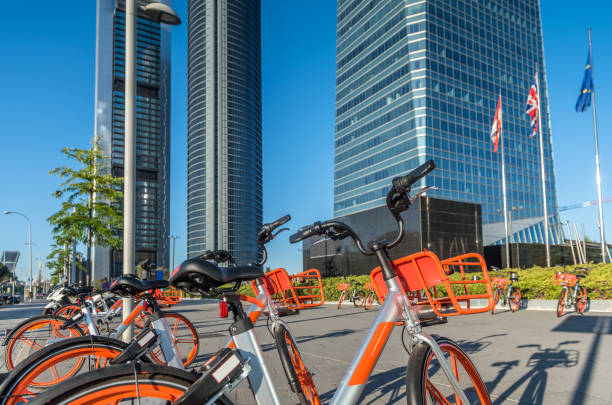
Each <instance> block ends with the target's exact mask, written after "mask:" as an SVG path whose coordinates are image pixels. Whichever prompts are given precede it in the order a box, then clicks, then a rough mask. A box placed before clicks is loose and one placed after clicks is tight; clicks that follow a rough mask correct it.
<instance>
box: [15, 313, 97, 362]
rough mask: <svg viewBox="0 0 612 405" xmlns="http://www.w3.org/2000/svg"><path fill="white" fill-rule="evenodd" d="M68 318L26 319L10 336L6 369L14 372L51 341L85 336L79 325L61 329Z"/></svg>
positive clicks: (45, 317)
mask: <svg viewBox="0 0 612 405" xmlns="http://www.w3.org/2000/svg"><path fill="white" fill-rule="evenodd" d="M66 321H67V319H66V318H55V317H53V316H47V315H38V316H34V317H32V318H30V319H26V320H25V321H23V322H22V323H20V324H19V325H17V327H16V328H15V329H13V330H12V331H11V335H9V336H8V338H7V340H8V344H7V345H6V346H5V352H4V363H5V365H6V368H7V369H9V370H12V369H13V368H15V366H16V365H17V364H19V363H20V362H22V361H23V360H24V359H25V358H26V357H28V356H29V355H30V354H32V353H34V352H36V351H38V350H40V349H42V348H43V347H45V346H46V345H47V344H48V343H49V341H50V340H52V339H53V340H55V339H67V338H72V337H77V336H85V332H83V330H82V329H81V328H80V327H79V326H78V325H71V326H69V327H67V328H63V329H62V328H61V326H62V324H63V323H64V322H66Z"/></svg>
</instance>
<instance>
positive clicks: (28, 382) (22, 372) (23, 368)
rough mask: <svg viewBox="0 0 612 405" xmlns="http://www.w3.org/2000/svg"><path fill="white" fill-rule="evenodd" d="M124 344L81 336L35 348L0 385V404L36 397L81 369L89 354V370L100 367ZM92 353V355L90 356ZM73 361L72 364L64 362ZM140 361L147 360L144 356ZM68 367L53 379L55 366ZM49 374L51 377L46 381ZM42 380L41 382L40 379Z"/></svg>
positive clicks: (121, 349) (6, 404) (95, 337)
mask: <svg viewBox="0 0 612 405" xmlns="http://www.w3.org/2000/svg"><path fill="white" fill-rule="evenodd" d="M127 346H128V344H127V343H124V342H122V341H121V340H117V339H112V338H108V337H104V336H82V337H78V338H73V339H66V340H63V341H60V342H57V343H53V344H51V345H49V346H47V347H45V348H43V349H42V350H39V351H37V352H36V353H34V354H32V355H31V356H30V357H28V359H27V360H25V361H22V362H21V363H20V364H18V365H17V367H15V368H14V369H13V371H12V372H11V373H10V374H9V375H8V376H7V377H6V379H5V380H4V381H3V382H2V384H0V405H13V404H15V403H19V402H20V400H21V399H24V398H25V399H27V398H26V397H28V396H30V395H31V396H35V395H36V394H37V393H40V392H41V391H43V390H44V389H46V388H48V387H50V386H53V385H55V384H58V383H61V382H63V381H66V380H67V379H68V378H71V377H74V376H75V375H76V374H78V373H79V372H81V371H83V370H82V368H83V366H84V365H85V362H86V358H85V356H87V357H89V362H88V366H89V370H91V367H92V364H91V362H92V361H94V360H93V359H92V358H91V357H93V358H95V361H94V364H93V367H94V368H99V367H104V366H106V365H107V363H108V360H109V359H112V358H115V357H116V356H118V355H119V354H120V353H121V352H122V351H123V350H124V349H125V348H126V347H127ZM90 356H91V357H90ZM71 360H76V363H75V364H74V365H72V364H66V363H65V362H70V361H71ZM140 361H141V362H147V363H148V362H150V360H149V359H148V358H146V357H142V358H141V359H140ZM61 367H63V368H66V367H67V368H69V370H68V372H67V373H66V374H65V375H62V376H57V377H58V378H55V375H54V372H53V370H55V373H58V368H61ZM49 375H51V376H53V378H54V379H52V380H50V381H49V380H48V379H47V377H48V376H49ZM41 377H42V379H44V380H45V381H42V379H41Z"/></svg>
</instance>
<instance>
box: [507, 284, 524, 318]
mask: <svg viewBox="0 0 612 405" xmlns="http://www.w3.org/2000/svg"><path fill="white" fill-rule="evenodd" d="M522 296H523V294H522V293H521V289H520V288H518V287H512V295H510V296H509V297H508V304H509V305H510V309H511V310H512V312H516V311H518V309H519V307H520V306H521V298H522Z"/></svg>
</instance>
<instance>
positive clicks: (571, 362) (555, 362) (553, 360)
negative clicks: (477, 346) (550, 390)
mask: <svg viewBox="0 0 612 405" xmlns="http://www.w3.org/2000/svg"><path fill="white" fill-rule="evenodd" d="M577 343H580V342H579V341H577V340H566V341H563V342H560V343H559V344H558V345H557V346H555V347H547V348H543V347H542V345H540V344H527V345H519V346H517V348H519V349H521V348H536V351H535V352H534V353H532V354H531V357H529V360H527V367H529V368H530V370H529V371H528V372H527V373H525V374H524V375H523V376H522V377H520V378H519V379H517V380H516V381H515V382H514V383H513V384H512V385H511V386H510V387H508V388H506V390H504V391H503V392H502V393H501V394H499V395H497V398H496V399H495V401H494V402H493V404H494V405H496V404H502V403H504V401H506V400H508V399H509V397H510V396H511V395H512V394H513V393H514V392H516V391H517V390H518V389H519V388H520V387H522V386H523V385H524V384H526V388H525V389H524V390H523V393H522V394H521V397H520V398H519V403H526V404H541V403H542V402H543V400H544V394H545V392H546V384H547V382H548V372H547V370H548V369H551V368H559V367H562V368H570V367H575V366H576V365H577V364H578V359H579V356H580V353H579V352H578V350H574V349H562V348H561V346H564V345H571V344H577ZM518 364H519V363H518V361H516V360H515V361H510V362H496V363H493V364H491V366H493V367H500V368H501V369H500V371H499V372H498V374H497V376H496V377H495V379H494V380H493V381H490V382H489V383H487V384H486V385H487V389H488V390H489V392H491V391H493V389H494V388H495V387H496V386H497V385H498V384H499V383H500V382H501V381H502V380H503V378H504V376H505V375H506V374H507V373H508V371H510V370H511V369H512V368H514V367H516V366H518Z"/></svg>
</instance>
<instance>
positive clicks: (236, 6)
mask: <svg viewBox="0 0 612 405" xmlns="http://www.w3.org/2000/svg"><path fill="white" fill-rule="evenodd" d="M188 8H189V10H188V11H189V16H188V18H189V33H188V75H189V77H188V107H187V108H188V134H187V135H188V139H187V142H188V146H187V148H188V150H187V182H188V190H187V254H188V256H189V257H193V256H195V255H198V254H201V253H203V252H204V251H206V250H213V249H226V250H228V251H229V252H231V253H232V255H233V256H234V258H235V259H236V262H237V263H238V264H248V263H249V262H252V261H254V260H256V259H257V258H258V257H259V256H260V251H259V247H258V245H257V241H256V237H257V233H258V232H259V230H260V228H261V225H262V171H261V158H262V156H261V153H262V152H261V142H262V140H261V16H260V1H259V0H241V1H228V0H189V2H188Z"/></svg>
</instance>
